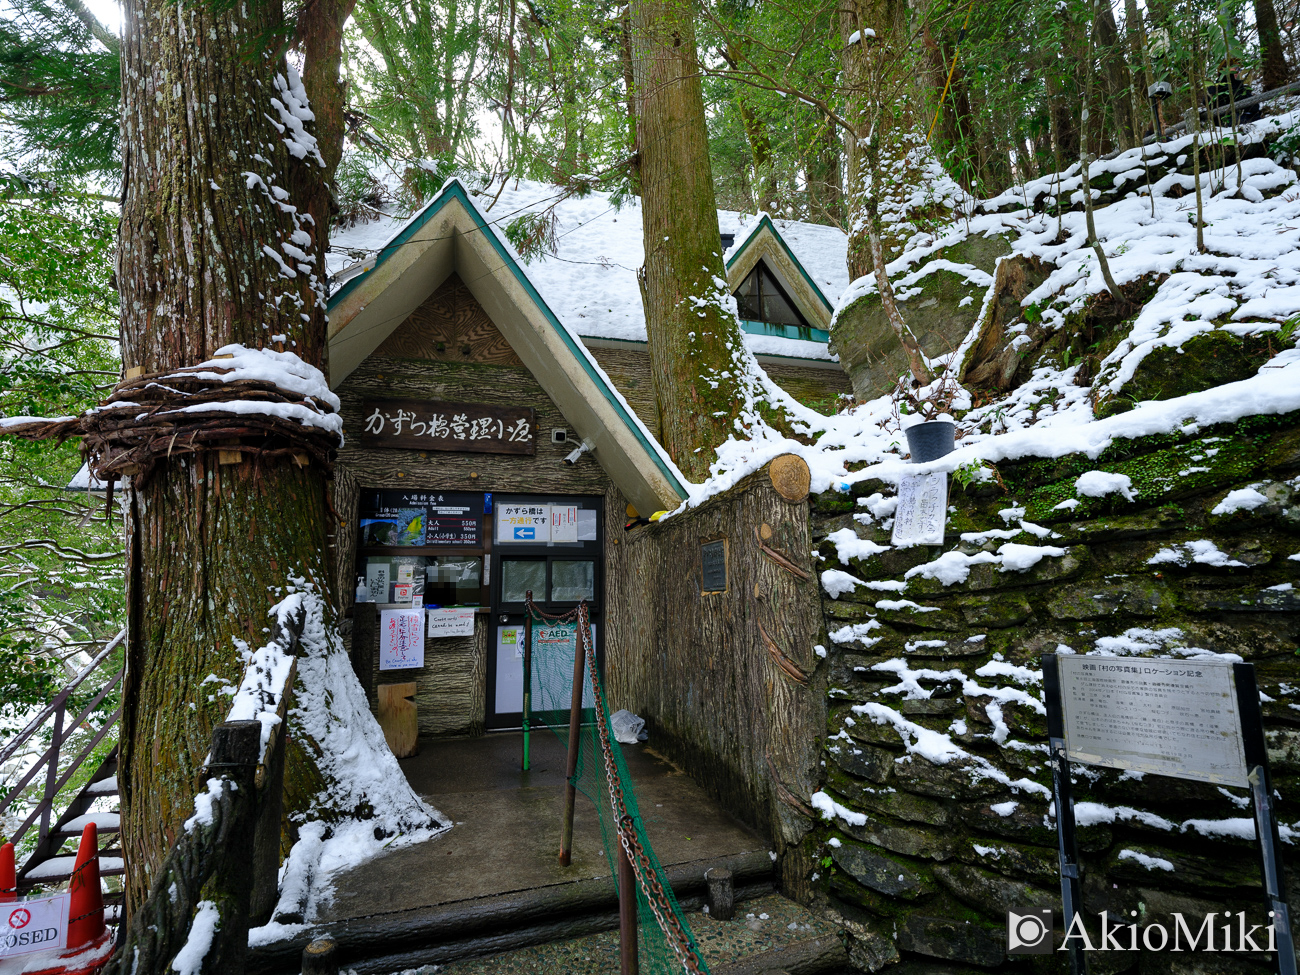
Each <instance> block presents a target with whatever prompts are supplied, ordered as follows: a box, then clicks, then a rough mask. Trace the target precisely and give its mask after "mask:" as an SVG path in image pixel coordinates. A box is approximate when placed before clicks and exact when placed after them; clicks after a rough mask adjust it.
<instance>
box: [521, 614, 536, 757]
mask: <svg viewBox="0 0 1300 975" xmlns="http://www.w3.org/2000/svg"><path fill="white" fill-rule="evenodd" d="M532 706H533V591H532V590H531V589H529V590H528V593H527V595H526V596H525V597H524V759H523V763H522V765H521V766H520V767H521V768H522V769H523V770H524V771H525V772H527V771H528V712H529V711H531V710H532Z"/></svg>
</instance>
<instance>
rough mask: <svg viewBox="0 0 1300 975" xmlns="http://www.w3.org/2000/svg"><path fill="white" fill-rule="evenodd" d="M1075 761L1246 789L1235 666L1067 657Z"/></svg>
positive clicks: (1065, 690) (1065, 685)
mask: <svg viewBox="0 0 1300 975" xmlns="http://www.w3.org/2000/svg"><path fill="white" fill-rule="evenodd" d="M1057 666H1058V668H1059V672H1060V680H1061V709H1062V712H1063V718H1064V724H1065V745H1066V754H1067V756H1068V758H1069V760H1070V761H1072V762H1084V763H1086V764H1088V765H1102V766H1106V767H1109V768H1122V769H1133V770H1134V771H1138V772H1146V773H1151V774H1154V775H1172V776H1176V777H1177V778H1182V779H1192V780H1194V781H1197V782H1210V783H1213V784H1215V785H1235V786H1245V785H1248V782H1247V779H1246V755H1245V748H1244V745H1243V742H1242V732H1241V715H1240V714H1239V713H1238V708H1237V691H1236V687H1235V685H1234V682H1233V680H1234V678H1233V669H1232V663H1231V662H1230V661H1225V660H1217V659H1208V660H1205V659H1202V660H1197V659H1195V658H1192V659H1189V660H1152V659H1140V658H1122V657H1090V656H1073V655H1061V656H1059V657H1057Z"/></svg>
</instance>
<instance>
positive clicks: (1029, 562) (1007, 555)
mask: <svg viewBox="0 0 1300 975" xmlns="http://www.w3.org/2000/svg"><path fill="white" fill-rule="evenodd" d="M1063 555H1065V549H1063V548H1059V547H1057V546H1055V545H1017V544H1016V543H1015V542H1007V543H1006V544H1005V545H1003V546H1001V547H1000V548H999V549H998V558H999V559H1000V560H1001V562H1002V567H1001V568H1000V569H999V570H998V571H999V572H1028V571H1029V570H1030V569H1032V568H1033V567H1034V566H1036V565H1037V564H1038V563H1039V562H1041V561H1042V560H1043V559H1045V558H1054V559H1059V558H1060V557H1061V556H1063Z"/></svg>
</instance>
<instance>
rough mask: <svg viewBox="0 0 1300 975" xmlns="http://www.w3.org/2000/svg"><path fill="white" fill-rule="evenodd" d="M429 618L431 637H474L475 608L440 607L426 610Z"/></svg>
mask: <svg viewBox="0 0 1300 975" xmlns="http://www.w3.org/2000/svg"><path fill="white" fill-rule="evenodd" d="M426 612H427V613H428V616H429V630H428V634H429V636H435V637H441V636H473V635H474V607H473V606H469V607H462V606H440V607H438V608H437V609H429V610H426Z"/></svg>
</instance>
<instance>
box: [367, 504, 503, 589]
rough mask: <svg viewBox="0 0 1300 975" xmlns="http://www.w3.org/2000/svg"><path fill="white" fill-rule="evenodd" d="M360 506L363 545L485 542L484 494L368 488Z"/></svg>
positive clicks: (470, 545)
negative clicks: (370, 489) (374, 489)
mask: <svg viewBox="0 0 1300 975" xmlns="http://www.w3.org/2000/svg"><path fill="white" fill-rule="evenodd" d="M360 508H361V544H362V545H363V546H388V547H399V548H400V547H408V546H409V547H428V546H444V545H445V546H448V547H453V546H454V547H457V548H478V547H480V546H481V545H482V544H483V495H482V494H478V493H469V492H452V491H396V490H385V491H364V492H362V495H361V505H360ZM381 601H382V600H381Z"/></svg>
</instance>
